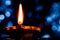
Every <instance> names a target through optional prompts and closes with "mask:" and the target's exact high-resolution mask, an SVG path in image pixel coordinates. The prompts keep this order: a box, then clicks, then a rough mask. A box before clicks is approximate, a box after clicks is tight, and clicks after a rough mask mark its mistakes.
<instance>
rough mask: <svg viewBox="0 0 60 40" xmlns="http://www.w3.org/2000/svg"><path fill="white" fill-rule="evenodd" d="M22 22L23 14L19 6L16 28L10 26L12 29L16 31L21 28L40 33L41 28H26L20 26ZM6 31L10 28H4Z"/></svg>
mask: <svg viewBox="0 0 60 40" xmlns="http://www.w3.org/2000/svg"><path fill="white" fill-rule="evenodd" d="M23 21H24V13H23V9H22V4H21V3H20V4H19V10H18V21H17V22H18V26H12V27H11V28H12V29H17V28H19V27H20V28H21V29H24V30H32V31H33V30H35V31H38V32H40V31H41V28H40V27H36V26H26V25H22V24H23ZM6 30H10V27H6Z"/></svg>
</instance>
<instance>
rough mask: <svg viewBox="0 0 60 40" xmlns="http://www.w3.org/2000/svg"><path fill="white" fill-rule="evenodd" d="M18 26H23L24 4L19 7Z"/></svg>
mask: <svg viewBox="0 0 60 40" xmlns="http://www.w3.org/2000/svg"><path fill="white" fill-rule="evenodd" d="M18 24H23V10H22V4H20V5H19V11H18Z"/></svg>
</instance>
